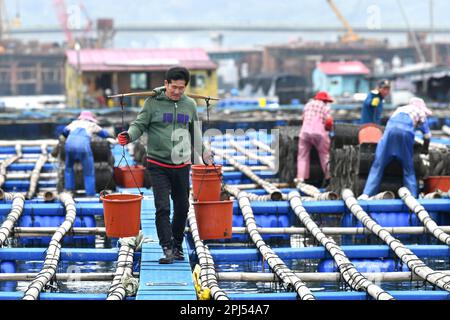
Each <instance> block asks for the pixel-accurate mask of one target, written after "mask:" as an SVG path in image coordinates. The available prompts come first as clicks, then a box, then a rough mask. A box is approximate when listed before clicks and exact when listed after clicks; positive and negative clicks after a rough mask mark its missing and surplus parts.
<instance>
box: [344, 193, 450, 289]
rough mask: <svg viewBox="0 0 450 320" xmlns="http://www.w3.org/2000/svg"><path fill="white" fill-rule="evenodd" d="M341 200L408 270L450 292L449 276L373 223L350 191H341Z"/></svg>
mask: <svg viewBox="0 0 450 320" xmlns="http://www.w3.org/2000/svg"><path fill="white" fill-rule="evenodd" d="M342 198H343V199H344V202H345V204H346V206H347V208H349V209H350V211H351V212H352V214H353V215H354V216H355V217H356V218H357V219H358V220H359V221H361V222H362V224H363V225H364V226H365V227H366V228H367V229H369V230H370V231H371V232H372V233H373V234H375V235H376V236H377V237H378V238H380V239H381V240H383V241H384V242H385V243H386V244H387V245H388V246H389V247H390V248H391V249H392V251H394V253H395V254H396V255H397V256H398V257H399V258H400V259H401V261H402V262H403V263H405V264H406V265H407V266H408V268H409V269H411V270H412V272H414V273H415V274H416V275H418V276H419V277H420V278H422V279H424V280H425V281H427V282H429V283H431V284H432V285H436V286H438V287H439V288H441V289H443V290H446V291H448V292H450V276H448V275H445V274H444V273H442V272H440V271H434V270H433V269H431V268H429V267H428V266H427V265H426V264H425V263H424V262H423V261H422V260H420V259H419V257H417V256H416V255H415V254H414V253H413V252H412V251H411V250H409V249H408V248H407V247H406V246H405V245H404V244H403V243H401V242H400V240H398V239H396V238H394V237H393V236H392V235H391V234H390V233H389V232H388V231H387V230H386V229H385V228H383V227H381V226H380V225H379V224H377V223H376V222H375V220H373V219H372V218H371V217H370V216H369V215H368V214H367V213H366V212H364V210H363V209H362V208H361V206H360V205H359V204H358V200H356V199H355V197H354V195H353V192H352V191H351V190H350V189H344V190H343V191H342Z"/></svg>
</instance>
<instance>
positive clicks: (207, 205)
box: [194, 200, 233, 240]
mask: <svg viewBox="0 0 450 320" xmlns="http://www.w3.org/2000/svg"><path fill="white" fill-rule="evenodd" d="M194 210H195V218H196V219H197V227H198V232H199V234H200V239H202V240H208V239H229V238H231V236H232V227H233V200H225V201H205V202H194Z"/></svg>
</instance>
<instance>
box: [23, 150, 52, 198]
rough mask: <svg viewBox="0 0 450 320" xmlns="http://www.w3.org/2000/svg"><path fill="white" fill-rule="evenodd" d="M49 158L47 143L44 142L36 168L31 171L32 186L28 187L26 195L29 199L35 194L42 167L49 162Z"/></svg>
mask: <svg viewBox="0 0 450 320" xmlns="http://www.w3.org/2000/svg"><path fill="white" fill-rule="evenodd" d="M47 160H48V152H47V145H46V144H43V145H42V146H41V155H40V156H39V159H38V160H37V161H36V165H35V166H34V169H33V171H32V173H31V177H30V188H29V189H28V192H27V194H26V196H25V197H26V198H27V199H32V198H33V197H34V196H35V194H36V189H37V186H38V183H39V178H40V174H41V170H42V167H43V166H44V165H45V163H46V162H47Z"/></svg>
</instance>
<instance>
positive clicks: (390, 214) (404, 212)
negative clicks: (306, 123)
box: [0, 134, 450, 300]
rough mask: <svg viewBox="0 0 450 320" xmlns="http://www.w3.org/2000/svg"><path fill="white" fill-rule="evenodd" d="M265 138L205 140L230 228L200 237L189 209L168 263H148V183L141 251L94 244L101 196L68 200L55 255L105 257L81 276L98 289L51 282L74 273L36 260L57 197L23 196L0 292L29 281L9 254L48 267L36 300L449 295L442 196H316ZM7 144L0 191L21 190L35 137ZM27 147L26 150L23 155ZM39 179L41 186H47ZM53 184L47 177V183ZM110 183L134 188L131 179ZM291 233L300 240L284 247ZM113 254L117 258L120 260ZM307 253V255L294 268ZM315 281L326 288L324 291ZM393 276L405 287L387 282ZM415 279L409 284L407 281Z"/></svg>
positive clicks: (50, 168) (1, 205)
mask: <svg viewBox="0 0 450 320" xmlns="http://www.w3.org/2000/svg"><path fill="white" fill-rule="evenodd" d="M272 141H273V136H272V135H270V134H248V135H246V136H244V137H239V138H236V137H233V136H223V137H220V138H217V139H214V138H213V139H211V146H212V147H213V148H215V149H218V150H217V151H218V152H217V153H216V156H215V160H216V163H218V164H223V165H224V168H223V169H224V170H223V171H224V172H223V177H224V182H225V184H226V185H227V191H228V192H229V193H231V194H232V195H233V196H234V197H235V198H236V201H235V202H234V206H233V236H232V238H231V239H226V240H209V241H201V240H200V239H199V238H198V234H196V231H195V228H193V226H194V224H195V223H196V221H195V215H193V214H192V213H193V212H192V207H191V211H190V214H189V216H188V220H189V223H188V227H189V228H190V229H189V232H188V233H187V234H186V237H185V241H184V242H183V249H184V252H185V260H184V261H175V262H174V263H173V264H170V265H160V264H159V263H158V260H159V258H160V257H161V256H162V250H161V247H160V245H159V242H158V237H157V233H156V226H155V221H154V220H155V207H154V199H153V193H152V191H151V190H149V189H145V188H142V189H141V191H143V192H144V199H143V202H142V211H141V227H142V232H143V242H142V249H141V250H137V249H136V250H135V248H134V246H133V245H127V244H124V243H122V242H119V243H116V241H117V239H110V240H112V241H111V242H112V244H111V245H110V247H106V246H104V247H102V248H99V247H97V242H98V240H99V239H100V240H102V241H104V240H105V230H104V228H103V227H102V226H101V225H98V221H99V219H100V220H101V219H102V216H103V206H102V204H101V203H100V202H99V200H98V198H75V199H74V200H75V212H76V217H75V219H74V220H73V225H71V228H66V229H67V230H66V231H67V232H66V235H65V237H64V242H63V243H62V245H61V247H60V252H59V253H58V258H59V260H58V261H59V264H61V263H78V264H89V263H92V262H96V263H98V262H102V263H109V264H111V265H113V266H114V269H115V272H102V273H101V272H98V271H94V272H83V273H81V274H80V275H81V277H82V278H83V280H82V281H103V283H106V284H110V287H109V289H106V290H105V292H106V291H107V293H82V292H76V293H58V292H52V290H54V289H52V288H54V286H56V287H57V284H58V283H57V281H58V280H61V281H64V280H67V279H70V277H71V276H73V275H71V274H69V273H68V272H67V271H66V270H60V269H52V268H51V267H48V266H49V265H48V264H46V263H45V260H46V254H47V253H48V251H49V250H50V246H49V243H50V241H53V238H51V237H52V236H54V235H56V234H57V232H56V231H57V230H58V228H60V227H61V226H63V225H64V223H65V222H64V221H65V219H66V220H67V219H68V217H67V207H65V204H64V203H62V202H61V201H59V200H58V199H55V200H54V201H53V202H45V201H44V200H43V199H42V198H41V197H34V198H32V199H28V200H23V210H21V211H20V215H19V219H17V221H15V224H14V226H13V229H12V230H11V231H12V232H11V233H8V237H7V238H8V239H9V240H13V241H12V242H11V241H10V242H8V241H6V243H5V242H3V243H2V246H3V247H2V248H0V262H1V264H2V272H1V273H0V285H7V284H9V285H11V286H10V287H9V289H3V291H0V299H3V300H19V299H22V298H23V297H24V294H25V292H23V291H17V290H16V285H17V282H18V281H21V282H25V281H26V282H27V284H31V283H33V281H34V280H36V277H37V276H38V273H36V272H35V271H26V272H27V273H22V272H23V271H22V270H20V269H19V268H18V267H17V266H18V265H17V262H31V261H35V262H37V264H38V269H39V270H38V272H39V271H40V270H41V269H42V270H45V272H44V273H41V276H43V275H46V274H48V275H51V279H50V281H48V283H47V284H46V286H44V288H43V290H42V292H40V293H37V296H38V297H37V298H38V299H41V300H105V299H115V300H119V299H126V300H179V299H181V300H197V299H198V296H197V294H198V293H199V294H200V295H201V296H202V297H204V298H210V299H216V300H226V299H229V300H298V299H305V300H306V299H307V300H313V299H317V300H371V299H386V300H387V299H392V298H394V299H398V300H450V270H446V269H450V268H449V267H448V261H449V259H450V246H449V243H450V236H449V234H450V199H449V198H448V194H447V195H443V196H444V197H443V198H441V199H418V200H417V201H416V202H414V201H412V200H411V199H408V195H407V194H404V193H403V192H399V194H400V193H401V194H402V196H401V197H402V199H390V200H367V201H357V202H356V199H354V197H353V196H352V194H348V193H346V194H345V201H344V200H320V199H322V198H325V197H324V192H323V190H317V189H315V188H305V186H301V185H297V186H296V187H295V188H292V187H289V186H287V185H286V184H283V183H279V181H278V180H277V177H276V175H275V174H274V172H273V170H272V165H273V161H274V157H273V156H274V152H273V149H272V148H271V142H272ZM8 148H9V149H4V150H3V152H2V149H1V148H0V160H1V161H2V163H3V162H4V161H5V160H6V159H10V158H11V159H12V157H15V156H16V155H19V154H21V155H22V158H21V159H22V160H20V161H19V160H18V159H15V160H14V163H11V164H10V165H8V166H6V168H5V169H6V174H5V175H3V177H5V181H4V185H3V187H4V188H5V189H7V190H5V191H9V192H15V193H26V192H27V191H28V190H29V188H30V186H31V184H30V185H25V184H24V186H23V187H19V186H20V185H19V184H18V183H16V182H14V183H10V181H11V180H12V181H14V180H17V179H18V178H17V177H18V176H19V175H20V176H21V179H25V180H27V179H29V178H28V177H31V171H32V170H33V169H34V168H35V162H36V161H37V159H38V158H39V157H40V155H41V152H42V150H41V148H38V147H36V146H24V147H23V148H22V149H21V150H20V151H21V152H18V150H17V149H16V148H11V146H9V147H8ZM242 148H244V149H242ZM126 150H127V149H126ZM48 151H50V150H47V152H48ZM112 151H113V155H114V157H115V160H116V163H115V164H116V165H117V164H118V160H120V157H121V155H122V147H120V146H114V147H113V149H112ZM27 157H29V158H30V160H25V159H26V158H27ZM126 157H127V161H128V163H129V164H130V165H134V164H135V161H134V159H133V158H132V156H131V155H130V154H129V153H128V150H127V153H126ZM17 161H18V162H17ZM28 161H30V162H28ZM25 165H26V166H25ZM121 165H122V166H123V165H125V163H124V162H122V163H121ZM54 170H55V168H54V164H53V163H52V162H51V161H47V162H46V163H45V164H44V165H43V166H42V168H41V171H40V172H41V175H44V176H43V177H45V179H48V178H49V179H54V176H52V174H53V173H54ZM16 171H19V172H16ZM19 180H20V179H19ZM8 183H10V184H8ZM55 185H56V183H55ZM39 187H40V188H39V189H40V191H42V189H44V190H45V187H46V186H45V185H42V184H41V185H40V186H39ZM54 187H55V186H54V185H49V186H48V188H49V189H50V190H52V189H54ZM117 191H118V192H124V193H133V194H137V193H138V192H139V190H138V189H137V188H136V189H128V188H118V189H117ZM243 191H245V192H243ZM273 195H279V197H278V196H277V197H276V198H277V199H278V201H273V200H271V199H272V196H273ZM339 196H341V195H339ZM14 201H18V202H20V201H21V200H20V199H16V198H15V199H14V200H13V199H12V198H11V199H6V198H5V199H4V200H2V202H0V224H3V223H7V222H8V221H12V220H11V219H10V218H7V217H9V215H10V214H11V212H12V208H13V207H15V208H16V206H15V205H13V204H15V202H14ZM365 213H367V216H365ZM65 216H66V217H65ZM336 222H337V224H336ZM2 226H3V225H2ZM5 230H6V229H4V228H2V229H1V230H0V231H1V232H5ZM1 232H0V233H1ZM191 232H192V233H191ZM335 239H338V240H335ZM0 240H1V235H0ZM293 240H297V242H298V243H300V245H299V244H298V243H297V244H296V245H294V244H293ZM127 246H128V248H131V250H128V249H127ZM123 250H125V251H123ZM123 252H126V253H127V254H126V255H123V254H122V253H123ZM124 256H125V259H127V260H126V261H120V259H121V257H124ZM130 261H131V262H130ZM308 262H313V263H312V264H311V265H310V266H308V267H305V264H306V263H308ZM196 264H198V265H199V266H200V271H199V273H198V275H199V283H200V284H201V288H200V289H201V291H200V292H198V291H197V290H198V289H199V288H198V287H196V286H195V285H196V284H198V283H195V282H194V281H193V271H195V268H194V266H196ZM46 265H47V268H46V269H45V266H46ZM249 265H250V267H249V268H248V266H249ZM58 268H60V267H58ZM374 268H375V270H374ZM122 269H126V270H122ZM125 271H126V272H129V273H130V274H131V273H132V276H131V279H130V281H129V283H130V285H131V286H134V289H135V290H134V291H135V293H136V294H135V296H131V297H126V295H125V292H126V290H125V288H124V286H123V285H120V281H119V283H118V282H117V277H119V278H120V277H121V276H122V275H124V274H125ZM53 272H54V274H52V273H53ZM89 279H90V280H89ZM132 280H134V281H135V282H133V281H132ZM34 282H35V281H34ZM35 283H36V282H35ZM243 283H245V284H255V283H257V284H258V286H259V287H260V288H263V290H261V291H256V290H255V289H254V286H253V287H251V289H249V288H248V287H244V289H243V290H240V289H241V288H243V286H242V284H243ZM324 283H327V284H330V283H331V284H333V286H332V288H331V289H330V288H329V287H327V286H325V285H323V284H324ZM387 283H388V284H389V285H387ZM392 283H397V284H402V283H409V285H407V286H406V287H403V286H402V285H400V286H399V287H393V286H392ZM236 284H238V285H237V286H234V285H236ZM265 284H272V289H274V290H272V291H271V292H267V290H265V289H267V286H265ZM416 285H418V286H419V288H418V289H417V288H414V287H415V286H416ZM274 287H276V288H274ZM3 288H5V287H3ZM28 289H29V290H31V289H30V288H28ZM208 290H209V292H208ZM44 291H45V292H44ZM33 295H36V292H31V295H30V296H29V297H31V296H33Z"/></svg>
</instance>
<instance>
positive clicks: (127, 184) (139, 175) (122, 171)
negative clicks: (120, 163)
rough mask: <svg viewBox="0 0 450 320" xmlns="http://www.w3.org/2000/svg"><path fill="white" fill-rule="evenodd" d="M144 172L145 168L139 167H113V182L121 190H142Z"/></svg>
mask: <svg viewBox="0 0 450 320" xmlns="http://www.w3.org/2000/svg"><path fill="white" fill-rule="evenodd" d="M144 172H145V167H144V166H140V165H137V166H130V168H128V167H114V181H115V182H116V184H117V185H119V186H120V187H123V188H142V187H143V186H144ZM133 177H134V180H133ZM135 180H136V182H135Z"/></svg>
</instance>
